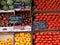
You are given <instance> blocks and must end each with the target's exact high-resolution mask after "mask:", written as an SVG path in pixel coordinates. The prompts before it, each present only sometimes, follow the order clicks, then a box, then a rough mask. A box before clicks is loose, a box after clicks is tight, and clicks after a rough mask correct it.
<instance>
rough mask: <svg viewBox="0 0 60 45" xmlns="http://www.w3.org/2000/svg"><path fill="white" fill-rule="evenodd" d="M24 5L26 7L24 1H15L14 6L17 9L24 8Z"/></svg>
mask: <svg viewBox="0 0 60 45" xmlns="http://www.w3.org/2000/svg"><path fill="white" fill-rule="evenodd" d="M24 7H25V4H24V2H15V3H14V8H15V9H19V8H24Z"/></svg>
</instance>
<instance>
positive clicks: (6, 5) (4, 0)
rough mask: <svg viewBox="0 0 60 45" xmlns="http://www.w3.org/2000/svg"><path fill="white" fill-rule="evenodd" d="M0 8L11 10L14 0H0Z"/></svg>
mask: <svg viewBox="0 0 60 45" xmlns="http://www.w3.org/2000/svg"><path fill="white" fill-rule="evenodd" d="M0 4H1V10H12V9H14V0H1V2H0Z"/></svg>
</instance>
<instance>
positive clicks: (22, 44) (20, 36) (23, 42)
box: [15, 33, 31, 45]
mask: <svg viewBox="0 0 60 45" xmlns="http://www.w3.org/2000/svg"><path fill="white" fill-rule="evenodd" d="M15 45H31V34H30V33H16V34H15Z"/></svg>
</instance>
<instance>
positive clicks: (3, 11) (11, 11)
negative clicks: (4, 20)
mask: <svg viewBox="0 0 60 45" xmlns="http://www.w3.org/2000/svg"><path fill="white" fill-rule="evenodd" d="M30 10H31V8H24V9H14V10H0V13H14V11H30Z"/></svg>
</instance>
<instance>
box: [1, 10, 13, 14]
mask: <svg viewBox="0 0 60 45" xmlns="http://www.w3.org/2000/svg"><path fill="white" fill-rule="evenodd" d="M9 12H10V13H11V12H14V10H6V11H5V10H0V13H9Z"/></svg>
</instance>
